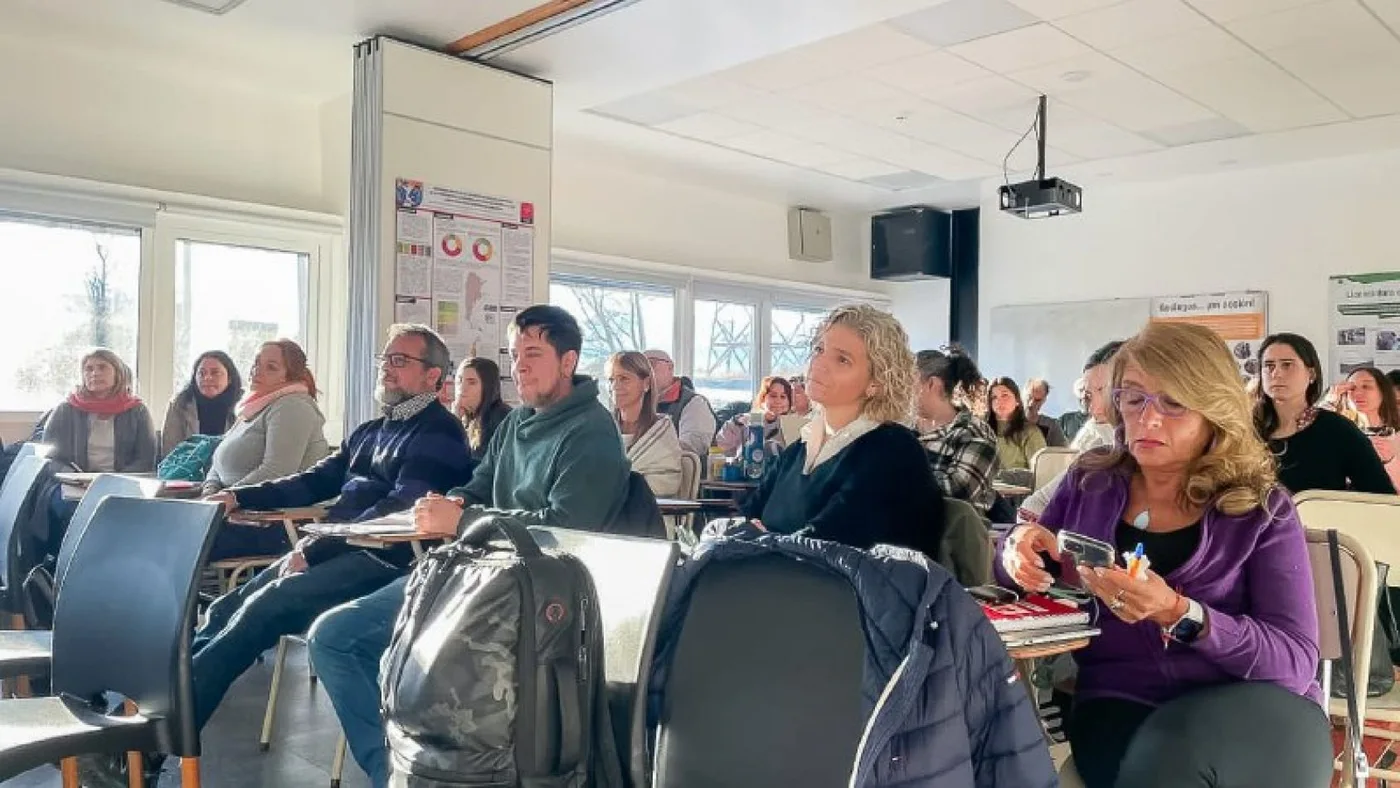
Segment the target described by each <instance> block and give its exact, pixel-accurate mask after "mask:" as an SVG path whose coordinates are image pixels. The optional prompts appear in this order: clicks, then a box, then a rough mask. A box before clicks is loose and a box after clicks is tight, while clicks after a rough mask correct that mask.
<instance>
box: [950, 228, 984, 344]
mask: <svg viewBox="0 0 1400 788" xmlns="http://www.w3.org/2000/svg"><path fill="white" fill-rule="evenodd" d="M951 225H952V236H953V237H952V244H951V247H952V248H951V253H950V254H949V263H950V266H949V267H950V268H951V269H952V276H951V277H949V278H950V279H951V281H950V282H949V285H948V338H949V339H950V340H951V341H952V342H954V343H956V344H958V345H961V346H962V347H963V349H964V350H966V351H967V354H968V355H969V356H972V357H973V358H977V260H978V237H979V230H980V227H981V210H980V209H977V208H970V209H968V210H965V211H953V216H952V222H951Z"/></svg>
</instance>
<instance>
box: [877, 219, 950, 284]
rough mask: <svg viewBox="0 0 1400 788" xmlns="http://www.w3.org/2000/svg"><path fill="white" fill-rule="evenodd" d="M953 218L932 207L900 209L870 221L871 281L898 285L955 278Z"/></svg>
mask: <svg viewBox="0 0 1400 788" xmlns="http://www.w3.org/2000/svg"><path fill="white" fill-rule="evenodd" d="M951 220H952V217H951V216H950V215H949V214H948V213H946V212H944V211H939V210H935V209H933V208H925V207H915V208H901V209H899V210H897V211H890V212H889V213H882V214H878V215H876V216H873V217H871V219H870V278H871V279H883V280H886V281H895V282H912V281H914V280H918V279H935V278H937V279H947V278H949V277H950V276H951V275H952V268H951V252H952V243H951V241H952V232H953V228H952V221H951Z"/></svg>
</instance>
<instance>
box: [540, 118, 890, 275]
mask: <svg viewBox="0 0 1400 788" xmlns="http://www.w3.org/2000/svg"><path fill="white" fill-rule="evenodd" d="M787 211H788V206H787V205H785V204H781V203H776V202H768V201H765V200H758V199H754V198H752V197H746V196H743V195H741V194H735V193H729V192H723V191H719V190H716V189H711V188H708V187H704V186H699V185H695V184H689V183H684V182H678V181H676V180H673V179H665V178H661V177H656V176H653V175H650V174H648V173H647V172H645V171H644V170H638V169H624V168H621V167H616V166H612V165H605V164H600V163H596V162H591V161H589V160H588V157H587V155H586V149H584V148H581V147H580V146H575V145H570V146H566V147H561V148H560V149H559V150H558V151H557V152H556V154H555V159H554V245H555V246H556V247H559V248H562V249H568V250H570V251H579V252H592V253H594V254H600V255H611V256H616V257H627V258H632V259H635V260H648V261H654V262H661V263H669V264H671V265H682V266H689V267H693V268H695V269H697V270H700V271H721V272H733V273H740V274H751V275H759V276H765V277H772V278H773V279H781V280H787V281H792V282H804V283H809V284H820V285H827V286H831V287H849V288H855V289H859V290H863V291H867V292H868V291H872V290H873V291H880V290H883V289H884V288H883V287H881V286H880V285H879V283H876V282H872V281H871V280H870V277H869V266H868V264H867V263H866V257H867V254H866V252H865V248H866V246H868V242H867V241H866V240H865V239H866V238H867V237H868V229H863V226H866V225H867V221H866V220H865V219H864V218H863V217H860V216H857V215H855V214H834V215H833V216H832V231H831V232H832V252H833V257H834V259H833V260H832V261H831V262H829V263H802V262H795V261H792V260H789V259H788V246H787Z"/></svg>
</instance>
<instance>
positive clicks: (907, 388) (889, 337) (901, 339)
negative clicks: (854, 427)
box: [812, 304, 919, 422]
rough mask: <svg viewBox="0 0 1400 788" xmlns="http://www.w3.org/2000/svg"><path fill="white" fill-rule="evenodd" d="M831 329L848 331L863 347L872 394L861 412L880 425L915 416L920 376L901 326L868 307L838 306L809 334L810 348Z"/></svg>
mask: <svg viewBox="0 0 1400 788" xmlns="http://www.w3.org/2000/svg"><path fill="white" fill-rule="evenodd" d="M832 326H845V327H847V328H849V329H851V330H852V331H854V332H856V333H857V334H859V335H860V338H861V341H862V342H864V343H865V353H866V355H867V356H868V357H869V359H870V380H871V382H872V383H874V385H875V393H874V394H873V395H872V396H870V397H869V398H867V399H866V401H865V403H864V404H863V405H862V407H861V412H862V413H863V414H864V415H865V416H866V417H867V418H870V419H873V420H875V421H880V422H886V421H894V422H905V421H908V420H909V418H910V416H911V415H912V414H913V413H914V401H915V393H916V391H917V388H918V379H919V373H918V369H917V367H916V366H915V362H914V351H912V350H910V349H909V335H908V334H906V333H905V332H904V326H902V325H900V324H899V321H898V320H896V319H895V317H894V315H892V314H890V313H889V312H885V311H883V310H880V309H876V308H875V307H873V306H871V305H870V304H851V305H849V306H838V307H837V308H835V309H833V310H831V312H830V313H829V314H828V315H827V316H826V319H824V320H822V323H821V325H819V326H817V330H816V331H814V332H812V345H813V347H815V346H816V343H818V342H820V341H821V339H822V337H823V336H825V335H826V332H827V331H829V330H830V329H831V327H832Z"/></svg>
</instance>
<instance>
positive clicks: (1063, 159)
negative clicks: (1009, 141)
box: [991, 137, 1080, 180]
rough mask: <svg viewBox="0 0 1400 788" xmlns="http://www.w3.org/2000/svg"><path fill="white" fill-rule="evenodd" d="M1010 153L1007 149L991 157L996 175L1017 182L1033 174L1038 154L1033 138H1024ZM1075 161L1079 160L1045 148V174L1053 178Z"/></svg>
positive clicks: (1053, 149)
mask: <svg viewBox="0 0 1400 788" xmlns="http://www.w3.org/2000/svg"><path fill="white" fill-rule="evenodd" d="M1010 151H1011V149H1010V148H1009V147H1008V148H1007V149H1006V150H1004V151H1001V152H1000V153H998V154H997V155H996V156H995V157H993V159H992V162H991V163H992V164H993V165H995V166H996V174H997V175H999V176H1001V177H1003V178H1005V179H1007V180H1019V179H1021V178H1028V177H1030V176H1031V174H1032V173H1034V172H1035V166H1036V157H1037V153H1038V152H1037V151H1036V147H1035V138H1034V137H1026V141H1025V142H1023V143H1021V145H1020V146H1019V147H1017V148H1016V150H1015V152H1013V153H1011V155H1009V156H1008V155H1007V153H1008V152H1010ZM1077 161H1080V159H1079V158H1078V157H1076V156H1071V155H1070V154H1068V153H1065V152H1064V151H1060V150H1056V149H1055V148H1052V147H1046V149H1045V170H1046V173H1045V174H1046V175H1049V176H1052V177H1053V176H1054V174H1055V170H1056V169H1057V168H1059V167H1067V166H1069V165H1071V164H1074V163H1075V162H1077ZM1003 162H1005V165H1006V169H1005V170H1003V169H1002V163H1003Z"/></svg>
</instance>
